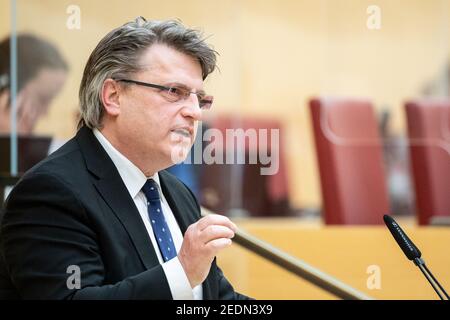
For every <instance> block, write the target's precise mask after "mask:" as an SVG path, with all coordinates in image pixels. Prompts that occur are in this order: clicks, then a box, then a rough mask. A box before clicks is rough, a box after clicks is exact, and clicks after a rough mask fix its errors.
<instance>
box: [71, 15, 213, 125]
mask: <svg viewBox="0 0 450 320" xmlns="http://www.w3.org/2000/svg"><path fill="white" fill-rule="evenodd" d="M156 43H161V44H165V45H168V46H169V47H172V48H174V49H176V50H178V51H180V52H182V53H185V54H187V55H189V56H192V57H194V58H196V59H198V61H199V63H200V66H201V68H202V75H203V80H204V79H206V77H207V76H208V75H209V74H210V73H212V72H213V71H214V69H215V67H216V54H217V52H216V51H214V50H213V49H212V48H211V47H210V46H209V45H208V44H206V42H205V39H204V38H203V37H202V34H201V33H200V32H199V31H197V30H193V29H188V28H186V27H184V26H183V25H182V24H181V23H180V22H179V21H175V20H167V21H146V20H145V19H144V18H142V17H139V18H136V20H135V21H131V22H128V23H126V24H124V25H123V26H121V27H119V28H116V29H114V30H112V31H111V32H110V33H108V34H107V35H106V36H105V37H104V38H103V39H102V40H101V41H100V42H99V43H98V45H97V47H96V48H95V49H94V51H93V52H92V53H91V55H90V57H89V59H88V62H87V63H86V67H85V68H84V72H83V78H82V80H81V84H80V91H79V99H80V111H81V114H80V120H79V122H78V128H80V127H82V126H83V125H86V126H87V127H89V128H91V129H94V128H98V129H101V128H102V117H103V113H104V109H103V103H102V99H101V90H102V86H103V83H104V81H105V80H106V79H108V78H123V77H126V76H128V75H129V74H130V73H135V72H138V71H141V70H142V69H143V67H142V66H141V65H140V64H139V59H140V58H141V56H142V53H143V51H144V50H146V49H148V48H149V47H150V46H152V45H153V44H156Z"/></svg>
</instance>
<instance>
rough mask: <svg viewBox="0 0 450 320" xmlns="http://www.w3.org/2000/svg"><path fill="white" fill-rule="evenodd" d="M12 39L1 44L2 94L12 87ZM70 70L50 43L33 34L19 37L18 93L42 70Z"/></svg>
mask: <svg viewBox="0 0 450 320" xmlns="http://www.w3.org/2000/svg"><path fill="white" fill-rule="evenodd" d="M10 42H11V39H10V37H7V38H5V39H3V40H2V41H1V42H0V93H1V92H2V91H4V90H9V86H10V81H9V80H10V79H9V78H10V68H11V53H10ZM43 68H49V69H56V70H68V65H67V62H66V61H65V60H64V58H63V57H62V55H61V54H60V52H59V51H58V49H57V48H56V47H55V46H54V45H52V44H51V43H50V42H48V41H46V40H44V39H41V38H39V37H37V36H34V35H32V34H19V35H18V36H17V92H18V93H19V92H20V90H22V89H23V88H24V87H25V85H26V84H27V83H28V81H30V80H32V79H33V78H34V77H35V76H36V75H37V74H38V73H39V71H40V70H41V69H43Z"/></svg>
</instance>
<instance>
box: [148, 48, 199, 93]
mask: <svg viewBox="0 0 450 320" xmlns="http://www.w3.org/2000/svg"><path fill="white" fill-rule="evenodd" d="M140 63H141V66H142V67H143V68H144V71H143V72H142V75H143V76H144V77H145V79H152V80H161V81H166V82H167V81H168V82H178V83H182V84H185V85H187V86H189V87H191V88H202V86H203V78H202V68H201V66H200V62H199V61H198V60H197V59H195V58H194V57H191V56H189V55H187V54H185V53H182V52H180V51H178V50H176V49H173V48H171V47H169V46H167V45H164V44H154V45H152V46H151V47H150V48H148V49H147V50H145V51H144V53H143V55H142V56H141V59H140ZM149 77H150V78H149Z"/></svg>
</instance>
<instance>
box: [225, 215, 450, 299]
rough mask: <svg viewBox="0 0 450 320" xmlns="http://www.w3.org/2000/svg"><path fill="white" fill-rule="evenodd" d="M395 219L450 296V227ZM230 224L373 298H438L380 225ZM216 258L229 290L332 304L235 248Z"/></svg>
mask: <svg viewBox="0 0 450 320" xmlns="http://www.w3.org/2000/svg"><path fill="white" fill-rule="evenodd" d="M396 220H397V221H398V223H399V224H400V225H401V226H402V228H403V229H404V230H405V232H407V234H408V235H409V237H410V238H411V239H412V240H413V241H414V243H415V244H416V245H417V246H418V247H419V249H420V250H421V251H422V257H423V258H424V259H425V262H426V263H427V266H428V267H429V268H430V270H431V271H432V272H433V274H434V275H435V277H436V278H437V279H438V280H439V281H440V283H441V284H442V286H443V287H444V288H445V289H446V291H447V292H450V250H449V247H450V227H418V226H417V225H416V224H415V222H414V221H413V220H411V219H406V220H405V219H396ZM234 221H235V222H236V223H237V225H238V226H239V227H240V228H242V229H243V230H245V231H247V232H249V233H251V234H252V235H254V236H256V237H258V238H260V239H262V240H264V241H267V242H269V243H271V244H272V245H275V246H277V247H279V248H280V249H282V250H284V251H286V252H287V253H289V254H291V255H293V256H295V257H297V258H299V259H301V260H303V261H305V262H307V263H309V264H310V265H312V266H314V267H317V268H319V269H321V270H322V271H323V272H326V273H328V274H330V275H332V276H334V277H336V278H338V279H339V280H341V281H343V282H345V283H347V284H349V285H350V286H352V287H354V288H355V289H358V290H360V291H362V292H364V293H366V294H367V295H369V296H371V297H373V298H375V299H438V296H437V295H436V293H435V292H434V290H433V289H432V287H431V286H430V285H429V283H428V282H427V280H426V279H425V277H424V276H423V274H422V273H421V272H420V270H419V269H418V268H417V267H416V266H415V265H414V264H413V263H412V262H411V261H409V260H407V258H406V257H405V256H404V254H403V252H402V251H401V249H400V248H399V247H398V245H397V243H396V242H395V240H394V239H393V238H392V236H391V234H390V233H389V231H388V229H387V228H386V227H384V226H375V227H371V226H361V227H349V226H324V225H322V224H321V222H320V221H314V220H301V219H292V218H285V219H240V220H237V219H236V220H234ZM217 259H218V263H219V265H220V266H221V268H222V270H223V271H224V273H225V275H226V276H227V278H228V279H229V280H230V282H231V283H232V284H233V286H234V287H235V289H236V290H238V291H240V292H242V293H245V294H248V295H250V296H252V297H254V298H257V299H335V297H334V296H333V295H331V294H328V293H326V292H324V291H322V290H321V289H318V288H316V287H314V286H313V285H311V284H309V283H307V282H305V281H304V280H302V279H300V278H298V277H296V276H294V275H292V274H291V273H289V272H287V271H284V270H282V269H281V268H279V267H277V266H274V265H273V264H271V263H270V262H268V261H266V260H264V259H262V258H260V257H258V256H256V255H255V254H253V253H250V252H248V251H246V250H244V249H242V248H241V247H239V246H238V245H236V244H234V245H232V247H231V248H229V249H227V250H225V251H223V252H222V253H221V254H220V255H219V256H218V258H217ZM370 266H378V267H379V270H380V275H381V278H380V285H381V288H380V289H372V290H370V289H368V287H367V280H368V278H369V277H370V276H371V274H368V273H367V270H368V268H369V267H370ZM372 272H373V271H372Z"/></svg>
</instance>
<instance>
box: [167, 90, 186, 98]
mask: <svg viewBox="0 0 450 320" xmlns="http://www.w3.org/2000/svg"><path fill="white" fill-rule="evenodd" d="M167 92H168V93H169V94H170V95H173V96H176V97H178V98H181V97H184V95H185V92H186V90H184V89H182V88H178V87H170V88H168V89H167Z"/></svg>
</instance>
